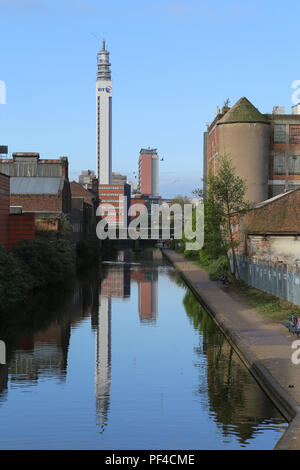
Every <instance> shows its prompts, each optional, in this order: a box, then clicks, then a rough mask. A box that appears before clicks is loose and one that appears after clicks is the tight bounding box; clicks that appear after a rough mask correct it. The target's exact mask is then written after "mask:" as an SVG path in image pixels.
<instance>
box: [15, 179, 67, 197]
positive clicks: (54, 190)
mask: <svg viewBox="0 0 300 470" xmlns="http://www.w3.org/2000/svg"><path fill="white" fill-rule="evenodd" d="M64 182H65V178H64V177H53V178H45V177H39V176H32V177H30V176H26V177H22V176H20V177H17V176H11V178H10V193H11V194H58V192H59V191H61V190H62V189H63V187H64Z"/></svg>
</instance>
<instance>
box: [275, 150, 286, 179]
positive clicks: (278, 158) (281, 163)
mask: <svg viewBox="0 0 300 470" xmlns="http://www.w3.org/2000/svg"><path fill="white" fill-rule="evenodd" d="M274 174H275V175H284V174H285V156H284V154H281V155H274Z"/></svg>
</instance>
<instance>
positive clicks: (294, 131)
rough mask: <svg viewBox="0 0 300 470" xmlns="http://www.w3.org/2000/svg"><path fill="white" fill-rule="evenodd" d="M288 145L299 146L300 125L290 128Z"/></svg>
mask: <svg viewBox="0 0 300 470" xmlns="http://www.w3.org/2000/svg"><path fill="white" fill-rule="evenodd" d="M290 144H300V125H293V126H290Z"/></svg>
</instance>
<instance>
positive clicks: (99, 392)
mask: <svg viewBox="0 0 300 470" xmlns="http://www.w3.org/2000/svg"><path fill="white" fill-rule="evenodd" d="M129 296H130V271H129V266H126V265H122V266H114V267H113V268H110V269H109V271H108V272H107V273H106V277H105V278H104V279H103V281H102V282H101V293H100V295H99V308H98V321H97V324H95V323H94V324H93V327H94V328H95V329H96V371H95V395H96V407H97V413H98V420H99V421H98V424H99V425H100V427H101V432H103V431H104V428H105V426H106V424H107V415H108V409H109V401H110V385H111V298H112V297H117V298H125V297H129Z"/></svg>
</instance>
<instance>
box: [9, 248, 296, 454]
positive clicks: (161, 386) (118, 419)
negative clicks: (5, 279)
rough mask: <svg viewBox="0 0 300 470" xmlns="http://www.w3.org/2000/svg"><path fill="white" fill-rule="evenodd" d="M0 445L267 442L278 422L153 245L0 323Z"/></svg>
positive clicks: (282, 423) (262, 445) (237, 445)
mask: <svg viewBox="0 0 300 470" xmlns="http://www.w3.org/2000/svg"><path fill="white" fill-rule="evenodd" d="M0 339H2V340H5V342H6V347H7V361H6V362H7V364H6V365H0V448H1V449H149V450H150V449H272V448H274V446H275V444H276V442H277V441H278V440H279V438H280V437H281V435H282V433H283V432H284V430H285V429H286V427H287V423H286V420H285V419H284V418H283V417H282V415H281V414H280V413H279V411H278V410H277V409H276V408H275V406H274V405H273V404H272V402H271V401H270V400H269V398H268V397H267V396H266V395H265V393H264V392H263V391H262V390H261V388H260V387H259V386H258V384H257V383H256V381H255V380H254V378H253V377H252V375H251V374H250V373H249V371H248V370H247V369H246V367H245V366H244V365H243V363H242V362H241V360H240V359H239V357H238V356H237V354H236V353H235V352H234V350H233V349H232V347H231V346H230V344H229V343H228V342H227V340H226V339H225V337H224V336H223V334H222V333H221V332H220V330H219V329H218V327H217V326H216V325H215V323H214V322H213V320H212V319H211V318H210V316H209V315H208V314H207V312H206V311H205V310H204V309H203V308H202V307H201V305H200V304H199V302H198V301H197V300H196V299H195V297H194V295H193V294H192V292H191V291H190V290H189V289H188V288H187V287H186V286H185V284H184V282H183V281H182V280H181V279H180V278H179V276H178V275H177V274H176V272H175V271H174V269H173V267H172V266H171V265H170V264H169V263H168V262H167V261H166V260H164V259H163V258H162V255H161V253H160V251H159V250H144V251H142V252H140V253H133V252H130V251H121V252H118V253H116V254H115V256H114V257H113V258H112V259H106V260H104V262H103V264H102V268H101V273H100V275H99V273H98V272H96V271H95V272H94V273H83V274H81V276H80V278H79V279H78V280H77V281H76V284H75V286H74V287H73V288H70V289H69V290H68V291H63V292H59V291H57V290H55V291H49V292H47V293H42V295H41V297H40V298H39V297H37V298H35V299H32V305H30V306H29V307H28V308H27V310H26V311H24V312H17V315H16V316H15V318H14V316H13V315H10V316H9V318H7V320H5V321H4V320H3V319H2V324H0Z"/></svg>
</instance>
